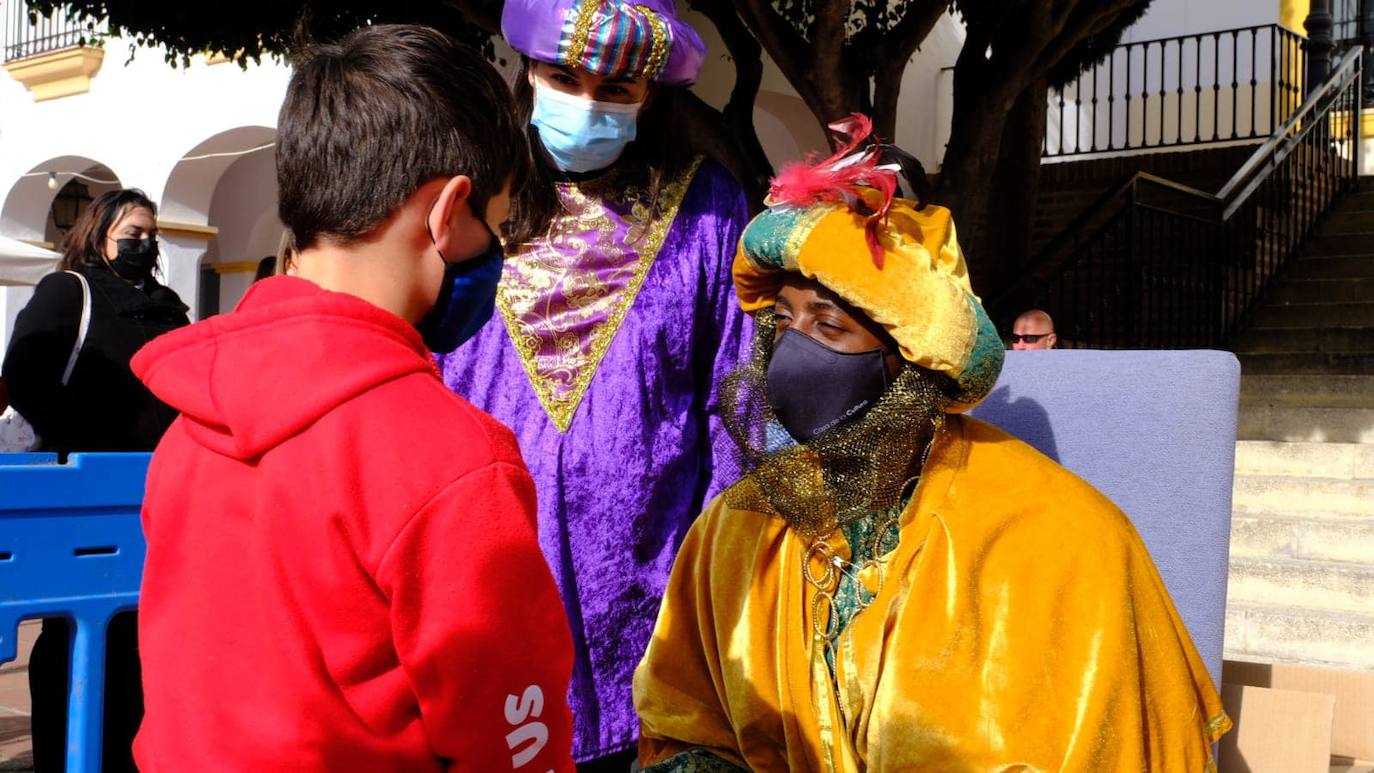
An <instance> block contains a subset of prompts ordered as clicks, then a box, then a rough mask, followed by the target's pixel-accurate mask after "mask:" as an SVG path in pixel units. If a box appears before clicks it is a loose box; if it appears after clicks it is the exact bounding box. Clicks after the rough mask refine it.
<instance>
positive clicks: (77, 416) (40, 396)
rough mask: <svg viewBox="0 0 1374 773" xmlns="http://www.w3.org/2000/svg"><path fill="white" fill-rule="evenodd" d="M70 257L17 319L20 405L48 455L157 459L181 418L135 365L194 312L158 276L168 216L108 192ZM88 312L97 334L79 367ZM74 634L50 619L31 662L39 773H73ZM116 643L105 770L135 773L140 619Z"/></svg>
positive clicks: (114, 637)
mask: <svg viewBox="0 0 1374 773" xmlns="http://www.w3.org/2000/svg"><path fill="white" fill-rule="evenodd" d="M62 252H63V254H62V260H61V262H60V263H59V264H58V267H59V268H60V269H62V270H61V271H58V272H55V273H53V274H51V275H49V276H46V277H44V278H43V280H42V281H40V282H39V283H38V287H37V288H35V290H34V294H33V299H32V300H30V301H29V303H28V305H27V306H25V307H24V309H23V310H22V311H20V312H19V317H18V319H16V320H15V325H14V335H13V337H12V338H11V339H10V346H9V350H8V351H7V352H6V354H5V362H4V368H3V376H4V381H5V385H6V387H7V388H8V391H9V398H10V402H11V403H12V404H13V405H14V407H15V410H17V411H18V412H19V414H20V415H21V416H23V417H24V418H25V419H27V420H28V422H29V423H30V424H32V425H33V428H34V430H35V431H37V433H38V435H39V437H40V438H41V439H42V450H46V451H56V452H59V453H61V454H64V455H65V454H68V453H72V452H76V451H152V450H153V447H154V446H156V445H157V442H158V439H159V438H161V437H162V433H163V432H165V431H166V430H167V427H168V425H170V424H171V423H172V420H173V419H174V418H176V413H175V412H174V411H172V409H171V408H168V407H167V406H166V405H165V404H163V403H162V402H161V401H159V400H158V399H157V398H156V397H153V395H152V393H151V392H149V391H148V389H147V388H146V387H144V386H143V384H142V382H140V381H139V380H138V379H137V378H135V377H134V374H133V372H132V371H130V370H129V360H130V359H131V358H132V357H133V356H134V353H135V352H137V351H138V350H139V349H140V348H142V347H143V345H144V344H146V343H148V342H149V341H151V340H153V339H154V338H156V337H157V336H159V335H161V334H163V333H165V332H167V331H169V330H174V329H176V328H178V327H181V326H183V325H186V324H188V323H189V320H188V319H187V317H186V305H185V304H184V303H182V302H181V299H180V298H178V297H177V294H176V293H175V292H173V291H172V290H171V289H170V288H168V287H166V286H164V285H162V284H161V283H159V282H158V281H157V279H156V278H155V277H154V276H153V269H154V267H155V265H156V263H157V254H158V249H157V208H156V206H154V204H153V202H152V201H150V200H149V199H148V197H147V196H146V195H144V194H143V192H142V191H139V190H134V189H126V190H117V191H110V192H108V193H104V194H101V195H100V196H99V197H97V198H96V199H95V201H94V202H92V203H91V206H90V208H89V209H87V210H86V211H85V212H84V213H83V214H82V216H81V218H80V219H79V220H78V221H77V223H76V225H75V226H74V227H73V228H72V230H71V231H70V232H68V234H67V237H66V239H65V240H64V241H63V244H62ZM68 272H75V273H76V274H80V275H81V277H82V278H84V279H85V280H86V281H85V284H86V287H88V288H89V292H90V301H89V305H87V303H86V301H85V300H84V295H85V291H84V290H83V287H82V282H81V280H80V279H78V278H77V277H76V276H74V275H73V273H68ZM83 314H89V316H90V320H89V326H87V328H86V332H85V337H84V340H83V341H82V342H81V345H80V349H79V351H77V352H76V354H75V362H74V363H72V359H71V358H72V356H73V350H74V348H75V346H76V344H77V339H78V336H79V335H80V332H81V330H82V327H83V325H82V317H83ZM69 368H70V371H69V372H68V370H69ZM64 377H65V385H64V383H63V382H64ZM67 637H68V626H67V624H66V622H65V621H64V620H59V619H50V620H44V621H43V632H42V634H40V635H39V637H38V641H36V642H35V643H34V648H33V654H32V656H31V658H30V662H29V691H30V693H31V694H32V697H33V717H32V720H33V746H34V750H33V751H34V755H33V757H34V769H35V771H38V772H39V773H42V771H46V770H53V771H58V770H62V769H63V767H64V760H65V749H66V712H67V709H66V706H67V668H68V665H67ZM107 642H108V648H107V657H106V684H105V738H104V754H103V757H104V766H103V769H104V770H106V771H122V770H135V768H134V764H133V756H132V753H131V745H132V742H133V737H134V734H135V733H136V732H137V730H138V724H139V722H140V721H141V719H142V716H143V693H142V689H141V685H140V681H139V680H140V670H139V664H138V645H137V622H136V618H135V616H134V615H132V614H128V615H120V616H118V617H116V618H115V619H114V620H113V621H111V623H110V628H109V635H108V639H107Z"/></svg>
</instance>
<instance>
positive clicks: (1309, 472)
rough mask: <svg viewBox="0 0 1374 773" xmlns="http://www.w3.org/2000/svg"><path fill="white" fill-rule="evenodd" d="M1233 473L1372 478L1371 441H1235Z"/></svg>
mask: <svg viewBox="0 0 1374 773" xmlns="http://www.w3.org/2000/svg"><path fill="white" fill-rule="evenodd" d="M1236 474H1237V475H1291V476H1297V477H1307V478H1342V479H1346V480H1349V479H1352V478H1361V479H1369V480H1374V443H1282V442H1275V441H1270V440H1241V441H1239V442H1237V443H1236ZM1371 558H1374V553H1371Z"/></svg>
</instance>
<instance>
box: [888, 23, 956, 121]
mask: <svg viewBox="0 0 1374 773" xmlns="http://www.w3.org/2000/svg"><path fill="white" fill-rule="evenodd" d="M947 7H948V5H947V2H946V0H922V2H918V3H913V4H912V5H910V6H908V8H907V12H906V15H904V16H903V17H902V19H901V21H899V22H897V24H896V25H895V26H893V27H892V29H890V30H888V32H887V34H886V35H884V36H883V42H882V43H881V44H879V46H878V57H877V59H876V62H877V64H878V66H879V68H880V69H879V70H878V71H877V72H875V73H874V76H873V130H874V132H876V133H877V134H878V136H879V137H882V138H883V139H885V140H887V141H889V142H890V141H892V140H894V139H895V138H896V136H897V104H898V102H899V100H900V99H901V96H902V76H903V75H904V74H905V72H906V66H907V63H908V62H910V61H911V57H912V56H913V55H914V54H915V53H916V49H917V48H919V47H920V45H921V41H923V40H925V39H926V36H927V35H929V34H930V31H931V30H932V29H934V28H935V25H936V24H938V23H939V21H940V17H941V16H943V15H944V13H945V9H946V8H947ZM894 66H895V67H894ZM889 67H892V68H893V69H892V70H889V71H886V72H884V71H883V70H885V69H887V68H889Z"/></svg>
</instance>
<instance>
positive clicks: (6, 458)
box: [0, 451, 57, 467]
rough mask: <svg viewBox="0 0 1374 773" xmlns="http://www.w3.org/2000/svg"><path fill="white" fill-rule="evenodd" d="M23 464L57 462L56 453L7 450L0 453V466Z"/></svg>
mask: <svg viewBox="0 0 1374 773" xmlns="http://www.w3.org/2000/svg"><path fill="white" fill-rule="evenodd" d="M25 464H57V454H51V453H41V452H40V453H29V452H26V451H25V452H7V453H3V454H0V467H9V466H14V465H25Z"/></svg>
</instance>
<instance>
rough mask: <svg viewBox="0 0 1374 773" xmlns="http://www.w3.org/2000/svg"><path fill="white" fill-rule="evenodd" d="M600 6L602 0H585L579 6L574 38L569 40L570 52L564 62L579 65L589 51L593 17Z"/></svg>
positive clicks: (574, 23)
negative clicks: (588, 40) (588, 43)
mask: <svg viewBox="0 0 1374 773" xmlns="http://www.w3.org/2000/svg"><path fill="white" fill-rule="evenodd" d="M600 7H601V2H600V0H583V2H582V4H581V5H579V6H578V8H577V11H576V14H577V16H576V19H575V20H574V21H573V35H572V40H570V41H568V54H567V57H566V58H565V59H564V60H563V62H562V63H563V64H565V65H577V64H579V63H581V61H582V56H583V55H584V54H586V53H587V39H588V38H590V37H591V34H592V18H593V17H594V16H595V15H596V11H597V9H598V8H600Z"/></svg>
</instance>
